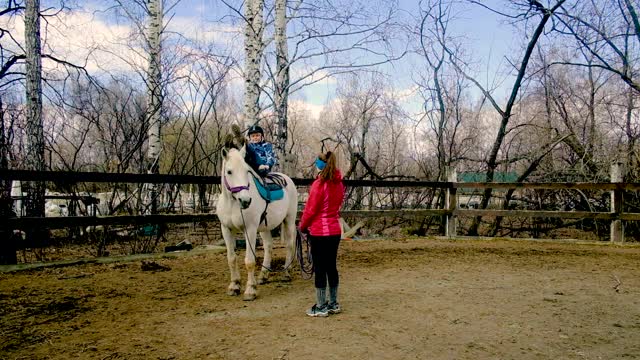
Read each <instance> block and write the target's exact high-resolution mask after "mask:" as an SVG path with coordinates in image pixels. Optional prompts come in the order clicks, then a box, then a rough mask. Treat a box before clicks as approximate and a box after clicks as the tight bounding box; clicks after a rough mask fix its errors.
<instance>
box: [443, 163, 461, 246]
mask: <svg viewBox="0 0 640 360" xmlns="http://www.w3.org/2000/svg"><path fill="white" fill-rule="evenodd" d="M447 181H448V182H450V183H452V184H455V183H456V182H457V181H458V172H457V171H456V168H455V167H453V166H449V167H447ZM456 191H457V189H456V188H454V187H451V188H448V189H447V191H446V192H445V196H444V203H445V207H446V209H447V210H450V211H454V210H455V209H456V208H457V207H458V197H457V196H456ZM445 219H446V222H445V236H447V237H455V236H456V226H457V219H456V216H455V214H453V213H451V214H448V215H447V216H446V217H445Z"/></svg>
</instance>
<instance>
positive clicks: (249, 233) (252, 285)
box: [243, 228, 258, 301]
mask: <svg viewBox="0 0 640 360" xmlns="http://www.w3.org/2000/svg"><path fill="white" fill-rule="evenodd" d="M256 230H257V229H256V228H248V229H246V231H245V240H246V251H245V255H244V266H245V267H246V268H247V287H246V289H245V290H244V298H243V300H245V301H251V300H254V299H255V298H256V297H258V292H257V290H256V275H255V271H256Z"/></svg>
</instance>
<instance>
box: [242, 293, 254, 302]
mask: <svg viewBox="0 0 640 360" xmlns="http://www.w3.org/2000/svg"><path fill="white" fill-rule="evenodd" d="M257 297H258V296H257V295H256V294H244V297H243V298H242V300H244V301H253V300H255V299H256V298H257Z"/></svg>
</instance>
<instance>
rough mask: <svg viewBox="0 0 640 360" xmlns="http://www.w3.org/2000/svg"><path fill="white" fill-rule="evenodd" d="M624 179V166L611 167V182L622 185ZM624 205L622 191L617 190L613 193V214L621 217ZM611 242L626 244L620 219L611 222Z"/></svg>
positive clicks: (615, 165)
mask: <svg viewBox="0 0 640 360" xmlns="http://www.w3.org/2000/svg"><path fill="white" fill-rule="evenodd" d="M623 179H624V175H623V164H622V163H615V164H613V165H611V182H612V183H614V184H616V183H621V182H624V180H623ZM623 204H624V202H623V193H622V189H621V188H616V189H614V190H613V191H611V213H613V214H616V215H621V214H622V209H623ZM611 241H612V242H615V243H622V242H624V225H623V224H622V220H620V219H615V220H612V221H611Z"/></svg>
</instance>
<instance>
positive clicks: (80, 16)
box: [0, 0, 514, 116]
mask: <svg viewBox="0 0 640 360" xmlns="http://www.w3.org/2000/svg"><path fill="white" fill-rule="evenodd" d="M169 2H170V3H173V1H171V0H170V1H169ZM81 3H82V4H83V7H84V8H85V9H86V11H85V12H82V13H81V12H75V13H72V14H68V15H66V16H65V17H64V18H62V21H63V22H64V23H65V24H64V27H63V28H62V29H61V31H58V32H54V33H51V34H50V35H49V37H50V40H51V41H55V42H56V45H57V47H58V48H65V49H66V54H67V55H68V56H69V58H70V59H73V58H74V57H75V58H77V59H84V57H86V55H85V54H86V52H87V49H88V48H90V47H91V42H93V41H97V42H98V43H101V44H107V43H109V44H110V45H109V51H110V52H111V53H108V52H101V53H100V55H96V56H94V57H93V58H91V59H89V61H88V62H87V67H88V68H89V70H90V71H92V72H95V71H101V70H105V71H110V70H115V71H126V70H127V68H128V67H129V66H130V64H128V63H127V62H130V63H135V64H139V65H141V66H142V65H143V64H144V63H145V61H146V60H145V59H144V57H143V56H142V55H141V54H140V53H138V54H136V53H135V52H131V51H129V50H128V45H127V44H125V43H124V42H123V41H118V40H114V39H122V38H124V37H126V35H127V34H128V32H129V26H130V24H127V23H126V22H124V21H122V20H116V19H115V18H113V17H109V16H105V15H104V13H103V12H101V11H96V10H100V9H104V8H105V7H106V6H107V5H108V4H109V3H110V1H107V0H87V1H83V2H81ZM485 3H486V5H488V6H496V7H498V8H499V6H500V4H501V3H503V1H502V0H487V1H485ZM417 4H418V1H411V0H400V9H401V14H402V16H406V17H409V16H410V15H411V14H416V13H417V11H416V10H417ZM230 13H232V11H231V10H229V9H228V8H227V7H226V6H225V5H224V4H223V3H222V2H221V1H220V0H182V1H181V2H180V4H179V6H176V7H174V8H172V9H171V11H170V14H171V17H170V18H165V20H169V19H170V20H169V25H168V27H169V30H170V31H175V32H177V33H180V34H182V35H183V36H186V37H189V38H193V39H208V40H214V41H215V42H216V44H217V46H219V47H222V48H224V47H228V48H229V49H233V51H234V52H236V53H239V54H242V37H238V34H237V31H238V30H239V27H237V26H235V27H234V26H233V25H231V24H228V23H226V24H223V23H221V22H220V19H222V18H223V17H225V15H228V14H230ZM456 18H457V20H455V21H454V22H453V33H455V34H456V35H457V36H459V37H463V38H464V42H465V44H466V46H465V51H468V52H469V53H472V54H473V58H474V59H476V60H477V63H478V71H479V76H478V78H479V79H480V80H481V82H483V80H484V81H485V82H490V81H492V77H493V76H495V75H494V74H495V73H496V72H497V71H498V69H499V68H500V66H501V65H504V60H503V59H504V56H505V55H507V54H509V53H510V51H511V50H512V49H513V47H514V40H513V38H512V34H513V31H512V29H511V28H510V27H508V26H501V25H500V18H499V17H498V16H497V15H495V14H493V13H492V12H490V11H488V10H486V9H484V8H482V7H480V6H477V5H475V6H466V9H464V10H460V11H459V12H458V13H457V16H456ZM227 19H228V17H227ZM3 21H6V19H0V23H1V24H2V25H3V27H4V26H6V24H5V23H4V22H3ZM14 25H15V26H17V27H18V28H20V27H21V26H22V25H21V23H20V22H19V21H16V22H15V24H14ZM234 33H235V34H234ZM89 34H90V36H88V35H89ZM398 46H401V45H400V44H398ZM290 50H291V49H290ZM125 53H127V54H128V55H127V56H126V61H124V60H123V59H122V57H124V56H123V54H125ZM420 66H424V62H423V61H422V60H420V59H417V58H416V57H412V56H406V57H405V58H403V59H401V60H399V61H397V62H394V63H393V64H391V65H387V66H385V69H386V71H387V72H388V73H389V75H390V77H389V79H391V80H392V81H391V82H390V84H389V86H390V87H392V88H390V89H389V91H393V92H395V93H402V94H411V93H412V91H411V89H413V88H415V84H414V79H413V78H412V70H414V69H415V68H416V67H420ZM307 70H308V69H307ZM296 71H297V72H304V71H303V70H302V69H299V68H298V69H296V68H294V69H292V78H295V76H296ZM237 83H238V86H239V87H240V88H241V87H242V86H241V84H242V81H241V79H238V81H237ZM337 85H338V84H337V82H336V81H335V79H327V80H325V81H321V82H318V83H316V84H314V85H311V86H308V87H305V88H303V89H302V91H300V92H299V93H298V94H294V95H293V96H292V98H293V100H294V101H298V102H301V103H305V104H306V106H307V107H308V108H309V110H310V111H311V112H312V113H314V114H315V115H316V116H317V115H318V114H319V112H320V111H321V109H322V107H323V106H326V105H328V104H330V103H331V101H333V100H334V99H335V97H336V86H337ZM404 101H405V106H406V107H407V108H409V109H410V111H413V110H415V111H419V109H420V106H421V105H420V101H419V99H418V98H417V97H415V96H414V97H411V96H408V97H406V98H405V100H404Z"/></svg>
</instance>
